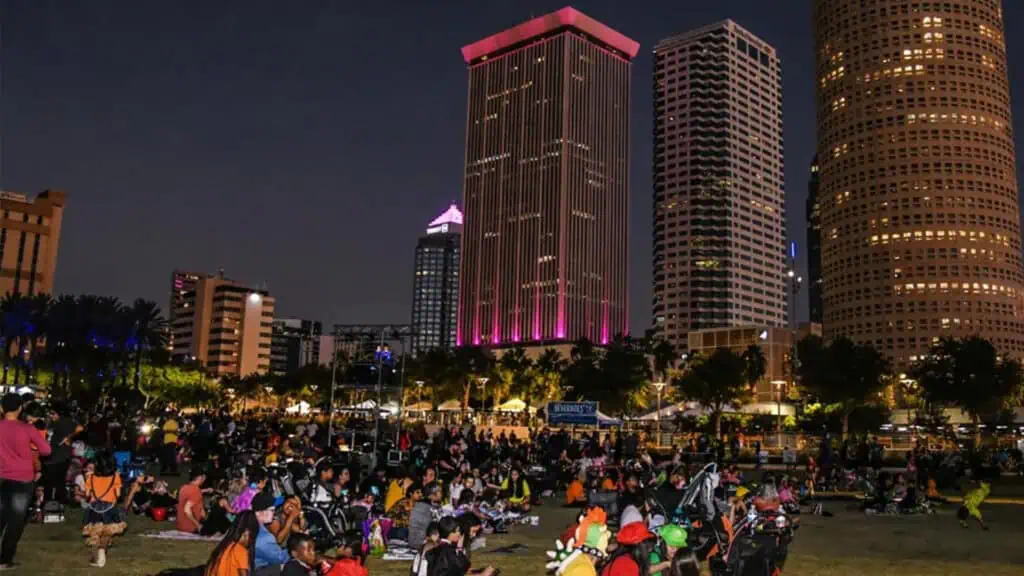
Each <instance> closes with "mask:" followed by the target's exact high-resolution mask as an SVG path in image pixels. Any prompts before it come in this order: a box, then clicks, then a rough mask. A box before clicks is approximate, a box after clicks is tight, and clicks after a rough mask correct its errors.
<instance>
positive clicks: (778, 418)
mask: <svg viewBox="0 0 1024 576" xmlns="http://www.w3.org/2000/svg"><path fill="white" fill-rule="evenodd" d="M785 383H786V381H785V380H772V384H774V385H775V391H776V393H777V394H778V396H776V398H777V402H776V406H777V408H776V412H775V434H776V442H777V443H778V445H779V448H782V386H783V385H784V384H785Z"/></svg>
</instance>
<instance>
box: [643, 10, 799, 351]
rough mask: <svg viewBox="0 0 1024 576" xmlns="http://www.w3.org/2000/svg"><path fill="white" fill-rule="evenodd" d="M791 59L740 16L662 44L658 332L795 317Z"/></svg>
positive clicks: (657, 147)
mask: <svg viewBox="0 0 1024 576" xmlns="http://www.w3.org/2000/svg"><path fill="white" fill-rule="evenodd" d="M782 169H783V164H782V71H781V67H780V63H779V58H778V56H777V55H776V53H775V49H774V48H772V47H771V46H769V45H768V44H766V43H765V42H764V41H763V40H761V39H760V38H758V37H757V36H754V35H753V34H751V33H750V32H749V31H747V30H745V29H744V28H743V27H741V26H739V25H738V24H736V23H735V22H733V21H731V20H725V21H722V22H718V23H715V24H711V25H709V26H705V27H703V28H700V29H697V30H694V31H692V32H688V33H685V34H682V35H680V36H675V37H672V38H668V39H665V40H662V41H661V42H659V43H658V45H657V46H656V47H655V48H654V254H653V265H654V300H653V320H654V330H655V333H656V334H657V335H658V336H660V337H662V338H664V339H665V340H667V341H668V342H669V343H671V344H673V345H675V346H676V347H677V348H686V346H687V337H686V335H687V333H688V332H689V331H691V330H703V329H709V328H724V327H732V326H762V327H770V326H785V324H786V319H787V301H786V277H785V273H786V232H785V194H784V191H783V175H782Z"/></svg>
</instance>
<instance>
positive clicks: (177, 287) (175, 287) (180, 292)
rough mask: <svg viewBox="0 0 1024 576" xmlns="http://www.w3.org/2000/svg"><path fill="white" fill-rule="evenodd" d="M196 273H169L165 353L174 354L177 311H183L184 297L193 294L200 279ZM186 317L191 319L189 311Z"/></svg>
mask: <svg viewBox="0 0 1024 576" xmlns="http://www.w3.org/2000/svg"><path fill="white" fill-rule="evenodd" d="M202 276H203V275H202V274H199V273H198V272H189V271H186V270H174V271H173V272H171V290H170V294H171V297H170V303H169V305H168V307H167V351H168V352H170V353H171V354H172V355H173V354H174V324H175V320H176V319H177V314H178V311H179V310H182V309H184V306H183V305H184V303H185V295H186V294H188V293H189V292H195V290H196V283H197V282H199V279H200V278H201V277H202ZM188 317H189V318H191V317H192V316H191V311H189V314H188Z"/></svg>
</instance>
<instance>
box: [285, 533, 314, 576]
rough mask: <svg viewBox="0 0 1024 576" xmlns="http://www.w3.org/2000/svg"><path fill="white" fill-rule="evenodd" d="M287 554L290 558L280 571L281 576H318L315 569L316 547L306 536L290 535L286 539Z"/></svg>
mask: <svg viewBox="0 0 1024 576" xmlns="http://www.w3.org/2000/svg"><path fill="white" fill-rule="evenodd" d="M288 553H289V554H290V555H291V558H290V559H289V560H288V562H286V563H285V565H284V567H283V568H282V569H281V576H310V575H315V574H319V573H320V572H319V570H318V569H317V555H316V545H315V544H314V543H313V539H312V538H311V537H309V536H307V535H306V534H298V533H296V534H292V535H291V536H290V537H289V538H288Z"/></svg>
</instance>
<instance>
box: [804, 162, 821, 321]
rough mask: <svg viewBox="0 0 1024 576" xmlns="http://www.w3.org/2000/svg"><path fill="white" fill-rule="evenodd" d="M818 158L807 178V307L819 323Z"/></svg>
mask: <svg viewBox="0 0 1024 576" xmlns="http://www.w3.org/2000/svg"><path fill="white" fill-rule="evenodd" d="M820 185H821V181H820V180H819V179H818V158H817V156H815V158H814V161H812V162H811V175H810V177H809V179H808V180H807V203H806V204H805V207H806V209H807V276H808V277H809V278H808V280H809V282H808V286H807V288H808V291H807V308H808V311H809V319H810V321H811V322H812V323H814V324H821V322H822V318H823V315H824V306H823V305H822V303H821V210H820V208H819V205H818V188H819V187H820Z"/></svg>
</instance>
